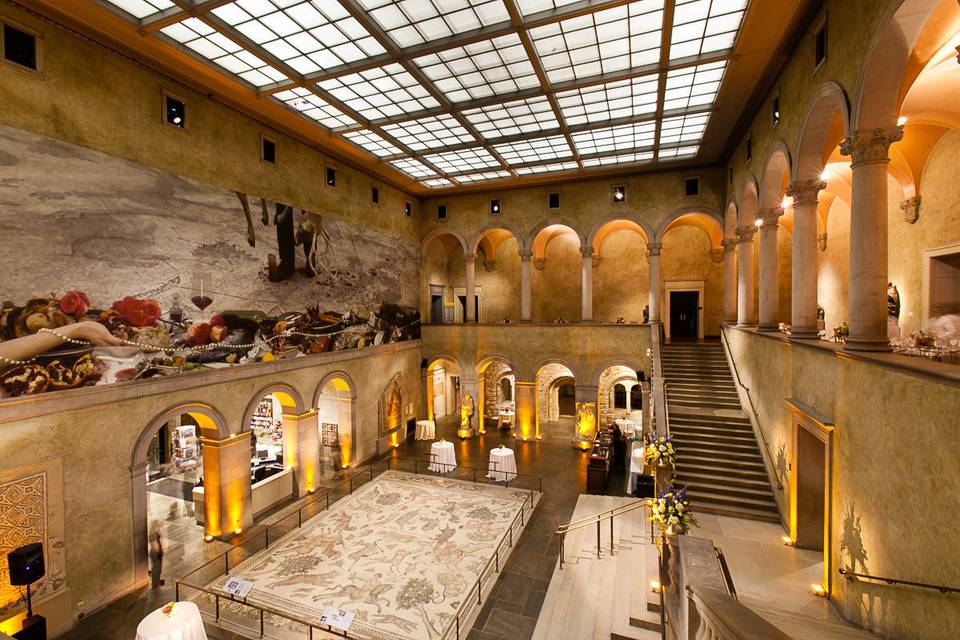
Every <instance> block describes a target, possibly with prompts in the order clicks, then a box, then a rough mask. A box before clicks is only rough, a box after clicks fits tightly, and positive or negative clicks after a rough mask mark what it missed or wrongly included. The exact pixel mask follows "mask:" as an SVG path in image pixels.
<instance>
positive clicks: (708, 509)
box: [691, 503, 783, 525]
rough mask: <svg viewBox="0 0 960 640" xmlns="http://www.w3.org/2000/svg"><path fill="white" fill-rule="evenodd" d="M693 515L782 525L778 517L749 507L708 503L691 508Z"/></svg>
mask: <svg viewBox="0 0 960 640" xmlns="http://www.w3.org/2000/svg"><path fill="white" fill-rule="evenodd" d="M691 509H692V510H693V512H694V514H696V513H710V514H713V515H718V516H729V517H731V518H745V519H747V520H759V521H761V522H772V523H774V524H781V525H782V524H783V522H782V521H781V520H780V516H779V515H777V514H776V513H770V512H769V511H760V510H757V509H751V508H750V507H736V506H730V505H715V504H710V503H703V504H698V505H696V506H691Z"/></svg>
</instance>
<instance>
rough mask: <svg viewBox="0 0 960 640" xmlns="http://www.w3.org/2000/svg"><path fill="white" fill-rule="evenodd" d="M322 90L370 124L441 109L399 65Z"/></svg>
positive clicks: (326, 85)
mask: <svg viewBox="0 0 960 640" xmlns="http://www.w3.org/2000/svg"><path fill="white" fill-rule="evenodd" d="M319 86H320V88H321V89H323V90H325V91H328V92H329V93H330V94H331V95H333V96H335V97H336V98H337V99H339V100H340V101H342V102H343V103H344V104H346V105H347V106H349V107H350V108H351V109H353V110H355V111H358V112H359V113H360V114H362V115H363V117H365V118H368V119H370V120H377V119H379V118H389V117H392V116H399V115H403V114H405V113H411V112H414V111H423V110H424V109H432V108H434V107H437V106H439V103H438V102H437V101H436V100H434V99H433V97H431V96H430V94H429V93H428V92H427V90H426V89H425V88H424V87H423V86H422V85H421V84H420V83H419V82H417V81H416V79H414V77H413V76H411V75H410V74H409V73H407V72H406V71H405V70H404V69H403V67H402V66H400V65H399V64H388V65H386V66H384V67H377V68H375V69H368V70H366V71H361V72H359V73H351V74H350V75H346V76H341V77H339V78H333V79H332V80H324V81H323V82H321V83H320V85H319Z"/></svg>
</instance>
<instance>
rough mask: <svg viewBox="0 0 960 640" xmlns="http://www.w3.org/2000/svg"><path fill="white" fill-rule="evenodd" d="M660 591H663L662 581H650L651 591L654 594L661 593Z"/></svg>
mask: <svg viewBox="0 0 960 640" xmlns="http://www.w3.org/2000/svg"><path fill="white" fill-rule="evenodd" d="M660 589H661V587H660V581H659V580H651V581H650V591H652V592H653V593H660Z"/></svg>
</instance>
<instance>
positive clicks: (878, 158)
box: [840, 127, 903, 351]
mask: <svg viewBox="0 0 960 640" xmlns="http://www.w3.org/2000/svg"><path fill="white" fill-rule="evenodd" d="M902 138H903V127H892V128H889V129H874V130H873V131H858V132H856V133H855V134H853V136H852V137H850V138H847V139H846V140H844V141H843V143H842V144H841V145H840V152H841V153H842V154H843V155H848V156H850V157H851V164H850V168H851V170H852V172H853V196H852V200H851V203H850V287H849V292H848V295H849V300H850V306H849V313H850V321H849V322H850V336H849V337H848V338H847V344H846V347H845V349H848V350H850V351H888V350H889V349H890V342H889V339H888V337H887V165H888V164H889V163H890V155H889V151H890V145H891V144H893V143H894V142H897V141H898V140H900V139H902Z"/></svg>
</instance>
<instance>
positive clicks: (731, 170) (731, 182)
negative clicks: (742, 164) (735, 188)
mask: <svg viewBox="0 0 960 640" xmlns="http://www.w3.org/2000/svg"><path fill="white" fill-rule="evenodd" d="M729 180H730V184H733V167H730V178H729Z"/></svg>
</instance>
